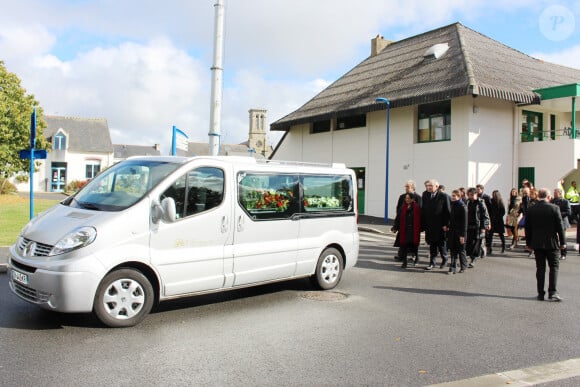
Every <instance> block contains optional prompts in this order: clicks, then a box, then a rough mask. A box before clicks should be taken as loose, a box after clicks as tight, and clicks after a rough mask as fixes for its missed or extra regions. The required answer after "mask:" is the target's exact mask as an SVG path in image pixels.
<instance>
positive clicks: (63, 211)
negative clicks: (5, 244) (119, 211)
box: [22, 204, 110, 246]
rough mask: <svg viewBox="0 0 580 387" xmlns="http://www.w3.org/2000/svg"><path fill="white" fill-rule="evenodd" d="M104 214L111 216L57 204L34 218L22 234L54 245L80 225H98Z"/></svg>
mask: <svg viewBox="0 0 580 387" xmlns="http://www.w3.org/2000/svg"><path fill="white" fill-rule="evenodd" d="M103 216H109V217H110V213H107V212H102V211H94V210H84V209H80V208H72V207H68V206H65V205H63V204H57V205H55V206H54V207H52V208H51V209H49V210H47V211H45V212H43V213H42V214H40V215H38V216H37V217H35V218H33V219H32V220H31V221H30V223H29V224H28V226H27V227H26V230H25V231H24V234H23V235H22V236H23V237H25V238H27V239H30V240H33V241H35V242H38V243H44V244H47V245H51V246H53V245H55V244H56V243H57V242H58V241H59V240H61V239H62V237H64V236H65V235H67V234H68V233H70V232H71V231H73V230H74V229H76V228H78V227H82V226H96V225H97V223H99V221H100V220H101V219H102V218H103Z"/></svg>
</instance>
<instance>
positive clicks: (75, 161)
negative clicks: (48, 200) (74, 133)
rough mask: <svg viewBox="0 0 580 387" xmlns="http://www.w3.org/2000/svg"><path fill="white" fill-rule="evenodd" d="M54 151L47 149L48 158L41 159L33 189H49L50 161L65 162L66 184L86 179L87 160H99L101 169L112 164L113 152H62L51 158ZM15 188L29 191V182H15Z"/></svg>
mask: <svg viewBox="0 0 580 387" xmlns="http://www.w3.org/2000/svg"><path fill="white" fill-rule="evenodd" d="M53 152H54V151H52V152H51V151H49V153H48V158H47V159H46V160H42V161H41V163H40V167H38V168H37V172H36V173H35V174H34V182H33V183H34V190H35V191H39V192H40V191H50V177H51V164H52V161H62V162H66V163H67V164H66V167H67V171H66V172H67V175H66V182H67V184H68V183H70V182H72V181H74V180H79V181H83V180H86V165H87V161H88V160H99V161H100V163H101V171H102V170H104V169H105V168H108V167H109V166H111V165H112V164H113V153H71V152H68V151H67V152H62V153H60V157H59V159H58V160H52V158H51V155H55V153H53ZM15 185H16V189H17V190H18V191H21V192H27V191H30V183H29V182H27V183H20V184H15Z"/></svg>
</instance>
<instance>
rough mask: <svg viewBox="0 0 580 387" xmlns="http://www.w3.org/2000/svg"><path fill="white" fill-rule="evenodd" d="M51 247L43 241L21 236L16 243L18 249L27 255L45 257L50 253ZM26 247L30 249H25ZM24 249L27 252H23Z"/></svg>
mask: <svg viewBox="0 0 580 387" xmlns="http://www.w3.org/2000/svg"><path fill="white" fill-rule="evenodd" d="M52 247H53V246H51V245H47V244H44V243H39V242H34V241H32V240H30V239H28V238H21V239H20V241H19V243H18V251H20V253H22V255H24V256H27V257H31V256H34V257H46V256H48V254H50V251H51V250H52ZM28 249H32V251H27V250H28ZM25 251H26V252H27V254H24V252H25Z"/></svg>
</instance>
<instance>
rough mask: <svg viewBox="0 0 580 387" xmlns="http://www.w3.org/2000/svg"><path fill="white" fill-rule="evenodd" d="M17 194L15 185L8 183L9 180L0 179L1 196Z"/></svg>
mask: <svg viewBox="0 0 580 387" xmlns="http://www.w3.org/2000/svg"><path fill="white" fill-rule="evenodd" d="M14 192H16V187H15V186H14V184H12V183H11V182H9V181H8V179H3V178H1V177H0V195H4V194H9V193H14Z"/></svg>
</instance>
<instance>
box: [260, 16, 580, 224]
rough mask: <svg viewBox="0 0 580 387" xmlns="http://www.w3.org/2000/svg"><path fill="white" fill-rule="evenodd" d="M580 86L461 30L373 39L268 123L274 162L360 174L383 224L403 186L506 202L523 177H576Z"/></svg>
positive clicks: (568, 74)
mask: <svg viewBox="0 0 580 387" xmlns="http://www.w3.org/2000/svg"><path fill="white" fill-rule="evenodd" d="M578 82H580V70H578V69H574V68H569V67H565V66H561V65H558V64H553V63H548V62H544V61H542V60H540V59H536V58H533V57H531V56H529V55H527V54H525V53H522V52H520V51H517V50H515V49H513V48H510V47H508V46H506V45H504V44H502V43H501V42H498V41H496V40H493V39H491V38H489V37H487V36H485V35H482V34H480V33H479V32H477V31H474V30H472V29H470V28H468V27H466V26H464V25H462V24H461V23H454V24H451V25H448V26H445V27H441V28H438V29H435V30H432V31H428V32H425V33H423V34H419V35H416V36H413V37H410V38H407V39H403V40H400V41H396V42H390V41H388V40H385V39H383V38H382V37H381V36H377V37H376V38H374V39H372V41H371V55H370V56H369V57H368V58H366V59H364V60H363V61H362V62H361V63H359V64H358V65H356V66H355V67H354V68H353V69H352V70H350V71H348V72H347V73H346V74H345V75H343V76H342V77H340V78H339V79H337V80H336V81H335V82H333V83H332V84H331V85H329V86H328V87H327V88H326V89H324V90H323V91H321V92H320V93H319V94H318V95H316V96H314V97H313V98H312V99H311V100H309V101H307V102H306V103H305V104H304V105H303V106H301V107H300V108H298V109H297V110H295V111H293V112H291V113H289V114H288V115H286V116H284V117H282V118H280V119H279V120H277V121H275V122H274V123H272V124H271V126H270V128H271V130H277V131H284V132H285V133H284V136H283V138H282V140H281V141H280V142H279V143H278V146H277V147H276V149H275V150H274V154H273V156H272V158H275V159H283V160H289V159H290V160H291V159H294V160H299V161H314V162H345V163H346V164H347V165H349V166H350V167H353V168H355V170H357V171H358V173H359V177H360V178H359V183H360V186H359V188H360V189H359V192H360V193H361V196H360V199H361V200H360V202H359V204H360V205H359V208H360V209H361V211H362V212H363V213H366V214H369V215H376V216H386V217H389V218H394V216H395V214H394V213H393V211H394V209H395V204H396V198H397V197H398V195H399V194H400V193H401V192H402V191H403V185H404V182H405V181H407V180H409V179H414V180H416V181H418V182H423V181H425V180H426V179H429V178H437V179H438V180H439V181H440V182H442V183H444V184H445V185H446V186H447V187H448V188H449V189H451V188H454V187H460V186H464V187H465V186H472V185H475V184H477V183H482V184H484V185H486V187H488V190H489V191H490V192H491V190H492V189H499V190H500V191H501V192H502V193H504V195H507V193H508V192H509V189H510V188H511V187H517V186H518V182H519V181H521V179H522V178H523V177H527V178H529V179H530V180H532V181H534V182H535V183H536V185H537V186H538V185H541V186H547V187H550V188H551V187H555V184H556V182H557V181H558V180H559V179H562V178H564V179H565V180H566V181H569V180H573V179H575V180H578V179H579V178H580V174H578V171H577V165H578V158H579V157H580V144H579V143H578V140H576V130H574V129H572V128H575V127H576V124H575V122H576V109H575V97H576V96H578V87H577V85H578ZM377 99H379V100H377ZM386 101H388V105H387V104H386V103H385V102H386ZM419 189H420V187H419Z"/></svg>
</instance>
